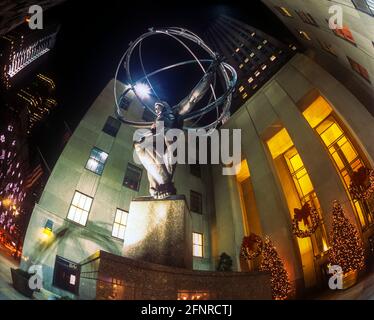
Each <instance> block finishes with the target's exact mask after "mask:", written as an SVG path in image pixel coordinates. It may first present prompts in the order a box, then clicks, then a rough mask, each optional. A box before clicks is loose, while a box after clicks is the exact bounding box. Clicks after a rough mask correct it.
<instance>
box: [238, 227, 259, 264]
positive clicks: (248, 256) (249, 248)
mask: <svg viewBox="0 0 374 320" xmlns="http://www.w3.org/2000/svg"><path fill="white" fill-rule="evenodd" d="M262 246H263V243H262V239H261V237H260V236H258V235H256V234H254V233H251V234H250V235H249V236H248V237H244V238H243V242H242V246H241V249H240V256H241V257H242V258H244V259H245V260H253V259H255V258H257V257H258V256H259V255H260V254H261V252H262ZM255 247H256V248H255Z"/></svg>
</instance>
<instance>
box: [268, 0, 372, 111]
mask: <svg viewBox="0 0 374 320" xmlns="http://www.w3.org/2000/svg"><path fill="white" fill-rule="evenodd" d="M262 2H263V3H264V4H265V5H266V6H268V7H269V9H270V10H271V11H273V12H274V14H276V15H277V17H278V18H279V19H280V20H281V21H282V22H283V23H284V24H285V25H286V26H287V28H288V29H289V30H290V32H292V33H293V34H294V35H295V37H297V38H298V39H300V42H301V43H302V45H303V46H305V47H306V48H308V51H307V54H308V55H309V56H310V57H311V58H312V59H313V60H315V61H316V62H317V63H318V64H320V65H321V66H322V67H323V68H325V69H326V70H327V71H328V72H329V73H331V74H332V75H333V76H334V77H335V78H336V79H338V80H339V81H341V82H342V84H343V85H345V86H346V88H347V89H348V90H350V91H351V92H352V93H353V94H354V95H355V96H356V98H357V99H359V100H360V102H361V103H362V104H363V105H364V106H365V107H366V108H367V109H368V110H369V112H370V113H371V114H372V115H374V108H373V99H374V90H373V89H374V88H373V86H374V45H373V30H374V29H373V28H374V2H373V0H346V1H335V2H336V3H335V2H334V1H328V0H321V1H301V0H292V1H291V0H288V1H287V0H277V1H274V0H262ZM334 5H335V8H340V9H341V12H342V15H343V25H342V28H341V29H339V28H337V29H333V28H330V25H329V21H330V18H331V17H333V14H332V13H329V10H330V8H331V9H334V7H333V6H334ZM334 10H335V9H334ZM334 10H333V11H334Z"/></svg>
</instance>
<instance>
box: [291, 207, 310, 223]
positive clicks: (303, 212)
mask: <svg viewBox="0 0 374 320" xmlns="http://www.w3.org/2000/svg"><path fill="white" fill-rule="evenodd" d="M293 211H294V213H295V216H294V218H295V219H296V221H301V220H302V221H303V222H304V225H305V226H309V220H308V218H309V216H310V206H309V204H308V203H304V205H303V206H302V207H301V209H298V208H295V209H294V210H293Z"/></svg>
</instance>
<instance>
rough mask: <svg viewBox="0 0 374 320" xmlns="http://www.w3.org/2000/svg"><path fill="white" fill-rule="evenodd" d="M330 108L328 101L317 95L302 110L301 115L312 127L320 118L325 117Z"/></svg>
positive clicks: (316, 124) (330, 110)
mask: <svg viewBox="0 0 374 320" xmlns="http://www.w3.org/2000/svg"><path fill="white" fill-rule="evenodd" d="M331 112H332V108H331V107H330V105H329V103H328V102H327V101H326V100H325V99H324V98H323V97H321V96H319V97H318V98H317V99H316V100H315V101H314V102H313V103H312V104H311V105H310V106H309V107H308V108H307V109H306V110H305V111H304V112H303V116H304V117H305V119H306V120H307V121H308V123H309V125H310V126H311V127H312V128H313V129H314V128H315V127H316V126H318V125H319V124H320V123H321V122H322V120H324V119H326V118H327V117H328V116H329V115H330V113H331Z"/></svg>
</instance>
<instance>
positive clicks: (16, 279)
mask: <svg viewBox="0 0 374 320" xmlns="http://www.w3.org/2000/svg"><path fill="white" fill-rule="evenodd" d="M10 271H11V274H12V281H13V287H14V289H16V290H17V291H18V292H20V293H22V294H23V295H24V296H26V297H29V298H32V295H33V293H34V290H31V289H30V287H29V279H30V277H31V275H30V274H28V273H26V272H25V271H23V270H21V269H13V268H11V269H10Z"/></svg>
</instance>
